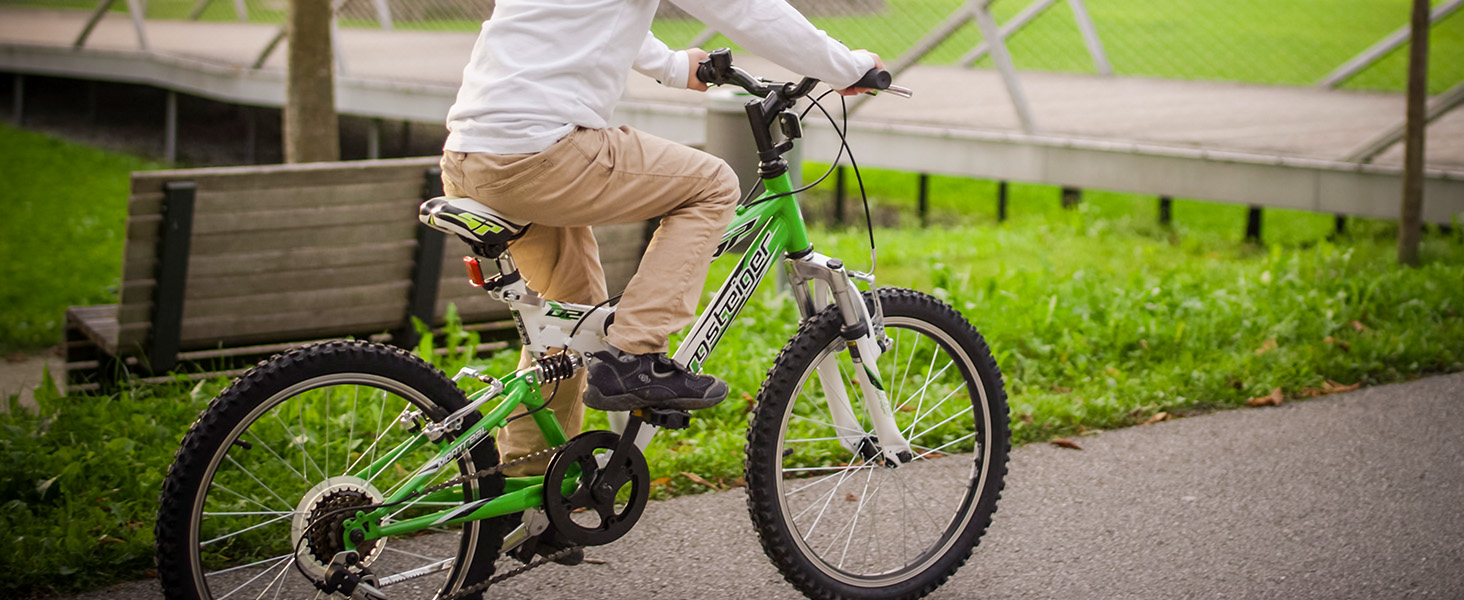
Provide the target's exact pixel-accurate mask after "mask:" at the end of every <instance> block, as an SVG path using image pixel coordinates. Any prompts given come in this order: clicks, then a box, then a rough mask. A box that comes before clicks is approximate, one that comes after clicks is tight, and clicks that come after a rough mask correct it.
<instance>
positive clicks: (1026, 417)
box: [1017, 413, 1033, 425]
mask: <svg viewBox="0 0 1464 600" xmlns="http://www.w3.org/2000/svg"><path fill="white" fill-rule="evenodd" d="M1017 420H1018V421H1021V422H1023V423H1026V424H1028V425H1031V424H1032V421H1033V419H1032V415H1029V414H1027V413H1022V414H1020V415H1017Z"/></svg>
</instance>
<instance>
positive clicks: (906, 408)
mask: <svg viewBox="0 0 1464 600" xmlns="http://www.w3.org/2000/svg"><path fill="white" fill-rule="evenodd" d="M900 412H915V407H913V406H910V403H908V402H907V403H905V404H901V405H900Z"/></svg>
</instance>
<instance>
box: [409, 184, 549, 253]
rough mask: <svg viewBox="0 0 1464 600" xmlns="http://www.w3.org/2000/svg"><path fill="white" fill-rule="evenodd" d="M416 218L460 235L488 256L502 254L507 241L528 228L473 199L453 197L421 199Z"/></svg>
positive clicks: (431, 225) (506, 246)
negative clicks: (422, 200) (423, 200)
mask: <svg viewBox="0 0 1464 600" xmlns="http://www.w3.org/2000/svg"><path fill="white" fill-rule="evenodd" d="M417 218H418V219H419V220H421V221H422V222H423V223H424V224H426V225H427V226H428V227H431V228H433V229H436V230H438V231H443V232H446V233H451V234H453V235H456V236H458V237H460V238H462V239H463V241H465V242H467V243H468V245H469V246H473V247H474V249H477V250H480V251H482V252H483V254H484V255H486V256H489V257H490V258H491V257H494V256H497V255H499V254H502V253H503V251H504V250H505V249H506V248H508V242H509V241H511V240H515V239H518V237H519V236H521V235H523V233H524V231H526V230H527V229H528V227H529V226H528V224H522V225H521V224H518V223H514V222H513V221H510V220H508V218H507V217H504V216H503V215H501V214H499V213H498V212H497V211H494V210H493V209H491V208H488V207H487V206H483V205H482V204H479V203H477V202H475V201H473V199H472V198H456V197H452V196H438V197H436V198H433V199H431V200H428V201H426V202H423V203H422V206H421V208H420V210H419V212H418V216H417Z"/></svg>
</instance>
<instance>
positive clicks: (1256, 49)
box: [0, 0, 1464, 94]
mask: <svg viewBox="0 0 1464 600" xmlns="http://www.w3.org/2000/svg"><path fill="white" fill-rule="evenodd" d="M288 2H289V0H100V2H98V1H97V0H0V5H4V4H9V5H27V6H44V7H54V8H69V9H78V10H86V9H90V10H92V11H93V13H94V14H95V15H96V17H97V18H101V17H102V15H104V14H107V13H127V14H137V13H141V14H142V16H143V17H145V18H146V19H192V20H203V21H230V22H251V23H268V24H280V23H283V22H284V19H285V13H286V9H287V7H288ZM333 2H334V3H335V5H336V10H337V15H338V23H339V26H341V27H349V28H381V29H394V30H395V29H401V30H440V31H474V30H476V29H478V27H479V26H480V24H481V22H482V21H483V20H484V19H486V18H488V16H489V15H490V14H491V13H492V7H493V3H492V2H491V1H482V0H333ZM791 2H792V4H793V5H794V6H796V7H798V8H799V9H800V10H801V11H803V12H804V13H805V14H806V15H808V16H809V18H810V20H811V21H813V22H814V23H815V24H816V25H818V26H820V27H822V28H824V29H825V30H827V31H828V32H829V33H830V34H831V35H833V36H834V37H836V38H839V39H841V40H844V41H845V42H847V43H849V44H850V45H852V46H856V47H864V48H868V49H870V50H873V51H875V52H878V53H880V54H881V55H882V56H884V57H886V58H887V59H908V58H910V57H914V58H915V60H913V61H910V62H912V63H918V64H927V65H961V66H971V67H977V68H982V67H992V66H1000V65H999V64H998V63H999V62H1000V61H1001V59H1000V56H999V54H1000V51H999V49H998V48H996V46H999V45H1001V44H997V45H993V44H990V41H991V39H993V38H999V39H1000V40H1001V41H1002V42H1003V43H1004V45H1005V46H1006V50H1007V54H1008V55H1009V56H1010V60H1011V63H1012V65H1013V67H1014V68H1015V69H1017V70H1022V71H1051V72H1073V73H1092V74H1107V73H1110V72H1111V73H1113V74H1117V75H1129V76H1142V77H1161V78H1178V79H1204V80H1223V81H1241V82H1249V83H1262V84H1283V85H1309V84H1319V85H1324V86H1329V87H1343V88H1350V89H1366V90H1388V91H1400V90H1402V88H1403V79H1404V77H1403V75H1404V70H1405V69H1404V62H1405V61H1404V60H1403V58H1404V57H1403V56H1402V55H1401V53H1400V51H1399V47H1400V46H1401V44H1402V43H1403V42H1404V41H1406V39H1407V31H1406V28H1404V25H1405V20H1406V19H1405V17H1406V16H1407V11H1406V10H1404V8H1406V7H1403V5H1402V4H1400V3H1399V2H1398V1H1396V0H1349V1H1348V2H1345V3H1318V2H1313V1H1306V0H1232V1H1228V2H1214V1H1213V0H1166V1H1165V2H1154V1H1153V0H1086V2H1085V1H1083V0H791ZM1461 5H1464V0H1435V2H1434V27H1435V29H1436V31H1435V35H1434V36H1433V37H1434V39H1435V41H1434V48H1433V56H1434V60H1432V61H1430V62H1431V65H1432V67H1431V71H1432V72H1431V73H1430V82H1431V83H1430V92H1431V93H1434V94H1438V93H1442V92H1444V91H1446V90H1448V89H1449V88H1451V87H1453V86H1454V85H1455V84H1457V83H1459V82H1460V81H1464V60H1456V59H1455V57H1458V56H1464V18H1459V17H1458V16H1457V13H1458V12H1459V11H1457V10H1456V9H1457V8H1459V6H1461ZM982 12H985V13H986V14H989V15H990V16H991V17H992V19H991V20H992V21H993V25H994V27H993V30H992V31H987V32H983V29H984V28H985V27H984V26H982V25H981V23H980V22H979V21H980V19H978V18H977V17H979V16H980V14H981V13H982ZM116 16H121V15H120V14H118V15H116ZM137 27H138V30H139V39H140V40H144V41H143V42H142V43H143V45H144V46H145V43H146V42H145V39H146V36H145V31H144V24H143V19H138V23H137ZM654 30H655V31H656V33H657V35H659V36H660V37H662V39H664V40H665V41H666V42H667V43H668V44H671V45H672V46H683V47H685V46H693V45H696V46H704V47H716V46H723V45H732V46H735V44H733V43H732V42H731V41H730V40H728V39H726V38H725V37H724V36H721V35H719V34H717V32H715V31H710V30H708V29H707V28H706V27H705V26H703V25H702V24H701V23H699V22H697V21H696V20H695V19H693V18H691V17H689V16H688V15H686V13H684V12H681V11H680V10H679V9H676V8H675V7H674V6H673V5H672V4H671V3H670V2H663V3H662V8H661V10H660V12H659V13H658V16H657V19H656V22H655V25H654ZM997 31H999V32H1000V35H996V33H995V32H997ZM983 33H985V34H986V35H983ZM78 41H81V42H83V43H84V39H79V40H78ZM993 49H997V50H998V52H996V53H993V52H992V50H993Z"/></svg>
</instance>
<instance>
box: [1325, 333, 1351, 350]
mask: <svg viewBox="0 0 1464 600" xmlns="http://www.w3.org/2000/svg"><path fill="white" fill-rule="evenodd" d="M1322 341H1323V342H1326V343H1328V344H1336V345H1337V347H1338V348H1341V349H1342V351H1343V352H1351V351H1352V344H1349V343H1347V341H1346V340H1339V339H1337V338H1334V337H1332V336H1330V335H1329V336H1327V337H1325V338H1323V339H1322Z"/></svg>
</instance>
